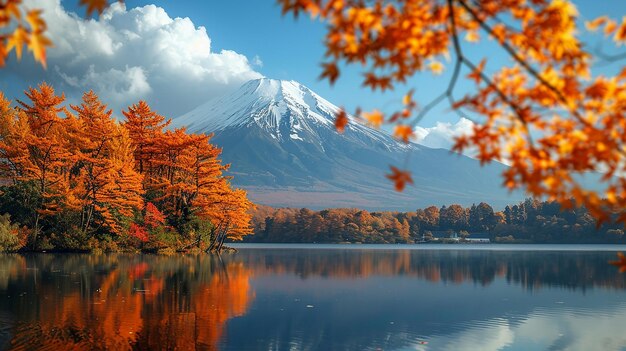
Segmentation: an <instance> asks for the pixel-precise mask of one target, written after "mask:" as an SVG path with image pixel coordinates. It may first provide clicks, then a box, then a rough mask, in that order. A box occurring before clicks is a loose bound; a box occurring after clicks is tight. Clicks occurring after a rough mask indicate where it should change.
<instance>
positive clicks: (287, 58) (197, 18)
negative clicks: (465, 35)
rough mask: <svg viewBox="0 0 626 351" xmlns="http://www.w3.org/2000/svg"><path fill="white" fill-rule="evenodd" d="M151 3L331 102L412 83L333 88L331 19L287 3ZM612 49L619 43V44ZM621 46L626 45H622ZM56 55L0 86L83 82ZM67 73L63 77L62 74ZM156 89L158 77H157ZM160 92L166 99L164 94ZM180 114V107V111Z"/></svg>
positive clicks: (383, 101)
mask: <svg viewBox="0 0 626 351" xmlns="http://www.w3.org/2000/svg"><path fill="white" fill-rule="evenodd" d="M35 1H37V0H35ZM44 1H45V0H44ZM47 1H50V0H47ZM52 2H54V1H52ZM77 2H78V1H75V0H63V1H62V5H63V6H64V7H66V10H68V11H70V12H71V11H77V12H78V13H79V14H80V15H83V14H84V8H77V7H76V4H77ZM575 3H576V5H577V6H578V8H579V12H580V13H581V15H582V16H581V17H582V19H590V18H595V17H596V16H599V15H602V14H609V15H611V16H612V17H615V18H618V19H619V18H621V16H622V15H623V14H626V1H621V0H606V1H590V0H586V1H575ZM148 4H155V5H156V6H158V7H161V8H163V9H164V10H165V12H166V13H167V15H168V16H169V17H171V18H176V17H181V18H186V17H188V18H189V19H190V20H191V22H192V23H193V26H195V27H196V28H198V27H200V26H202V27H205V28H206V34H207V35H208V37H209V38H210V45H211V51H212V52H215V53H217V52H220V51H221V50H223V49H224V50H232V51H234V52H236V53H237V54H239V55H240V56H242V57H244V60H245V58H247V60H248V61H249V65H250V67H251V70H252V71H254V72H257V73H260V74H262V75H264V76H266V77H269V78H278V79H287V80H296V81H299V82H301V83H303V84H305V85H307V86H308V87H310V88H311V89H313V90H314V91H316V92H318V93H319V94H320V95H321V96H323V97H325V98H327V99H328V100H330V101H331V102H333V103H335V104H337V105H340V106H345V107H346V108H348V109H349V110H354V109H355V108H356V107H357V106H360V107H362V108H364V109H373V108H381V109H383V110H384V111H392V110H393V109H394V107H397V106H399V101H400V99H401V96H402V94H403V93H404V92H405V91H406V90H408V88H403V87H400V88H399V89H397V90H396V91H395V92H389V93H385V94H381V93H372V92H371V91H369V90H368V89H364V88H361V76H360V69H359V67H352V68H350V69H347V70H344V72H343V74H342V76H341V78H340V79H339V81H338V82H337V83H336V84H335V86H334V87H331V86H330V85H329V83H328V82H327V81H325V80H324V81H320V80H319V79H318V76H319V74H320V71H321V69H320V66H319V64H320V62H321V61H322V60H323V53H324V46H323V44H322V40H323V37H324V34H325V27H324V26H325V25H324V24H323V23H321V22H319V21H315V20H311V19H310V18H309V17H308V16H301V17H300V18H299V19H298V20H294V19H293V17H292V16H291V14H289V15H286V16H282V15H281V12H280V7H279V5H277V4H276V2H275V1H274V0H254V1H251V0H229V1H215V0H211V1H191V0H175V1H127V2H126V7H127V8H128V9H129V10H130V9H131V8H134V7H141V6H144V5H148ZM49 12H50V11H49ZM64 34H65V33H64ZM586 38H587V37H586ZM589 38H592V37H589ZM53 39H54V38H53ZM590 40H592V39H590ZM57 44H59V43H57ZM464 45H466V47H467V50H468V51H469V52H470V53H471V54H473V55H476V56H477V57H482V56H487V57H489V63H488V66H489V64H491V63H495V64H497V63H498V62H502V63H508V62H509V61H508V58H507V57H506V56H505V55H504V54H503V53H502V52H501V51H499V50H497V49H495V48H494V47H493V46H491V45H482V44H481V45H478V46H477V45H476V44H469V43H466V44H464ZM592 45H593V44H592ZM60 46H61V45H57V48H55V49H52V50H59V51H60V50H63V48H61V47H60ZM608 49H609V50H614V49H613V48H608ZM622 50H624V51H626V48H622ZM52 56H54V54H52ZM63 57H70V56H60V58H59V59H58V61H60V60H62V59H64V60H67V58H63ZM125 57H126V56H125ZM255 58H259V59H260V61H262V65H259V64H255V62H256V59H255ZM479 59H480V58H478V60H479ZM51 60H52V63H51V65H50V66H51V67H50V68H49V69H48V71H47V72H44V71H43V70H42V69H41V68H39V67H36V66H34V65H33V67H29V65H30V64H31V63H30V62H29V61H32V60H29V59H28V58H27V59H26V60H24V61H23V62H22V63H23V66H26V67H29V69H28V72H26V69H24V68H19V67H17V66H15V65H11V64H10V65H9V69H8V70H6V71H5V73H3V74H2V76H0V88H1V89H2V90H4V91H6V92H7V93H8V94H9V95H16V96H17V94H19V92H20V91H21V90H23V89H24V88H25V87H26V86H28V85H32V84H34V82H37V81H40V80H42V79H45V80H47V81H51V80H52V82H53V83H54V82H55V81H58V82H59V83H58V84H59V86H60V87H59V89H70V88H71V86H70V85H71V83H72V82H75V81H77V79H79V78H80V77H81V76H84V77H87V76H88V73H87V71H88V69H87V68H86V67H87V66H85V68H84V69H83V71H82V72H80V74H78V73H76V74H75V75H72V73H69V72H70V71H71V69H67V72H65V71H63V65H62V63H58V64H56V65H55V62H54V58H52V59H51ZM225 60H226V61H228V60H229V59H228V58H226V59H225ZM95 62H96V63H95V65H94V66H95V68H92V70H94V71H95V73H94V74H95V75H94V77H107V74H108V75H109V76H114V75H115V74H114V73H116V72H117V71H116V72H113V73H111V74H109V73H107V72H109V71H107V70H103V71H102V72H98V69H99V67H100V66H101V65H100V63H99V62H98V61H95ZM622 65H623V63H621V62H620V63H616V64H612V65H607V66H604V67H603V68H601V69H600V70H601V71H607V72H609V71H615V70H617V69H618V68H620V67H621V66H622ZM132 66H133V64H132V63H128V64H126V65H125V66H124V63H123V62H122V63H121V64H118V65H117V66H115V67H116V68H115V69H117V70H118V71H120V72H124V74H140V72H137V71H133V70H132ZM59 67H61V68H59ZM124 67H126V69H124ZM449 71H450V70H449V69H448V71H447V72H445V73H444V74H443V75H441V76H433V75H432V74H431V73H428V72H425V73H423V74H420V75H419V76H417V77H415V78H414V79H413V80H412V81H410V82H409V83H410V84H411V86H413V87H415V88H416V98H417V99H418V101H420V102H422V103H426V102H428V101H429V100H430V99H432V98H433V97H434V96H436V95H437V94H438V93H439V92H441V91H442V90H443V89H444V88H445V86H446V84H447V79H446V78H447V77H448V74H449V73H450V72H449ZM181 72H184V71H181ZM62 74H63V76H62ZM179 74H180V73H179ZM246 74H248V73H246ZM251 74H252V75H253V73H249V74H248V75H243V76H240V77H238V78H237V79H238V80H235V81H236V82H239V81H241V80H245V79H248V78H249V77H252V76H251ZM61 76H62V77H64V78H63V79H59V77H61ZM168 77H169V78H167V79H168V80H169V81H171V80H172V78H171V76H168ZM80 79H82V80H80ZM80 79H79V80H80V84H79V85H80V86H81V87H84V86H87V83H88V82H89V80H88V79H86V78H80ZM94 79H95V78H94ZM107 79H108V78H107ZM164 79H165V78H164ZM174 80H176V79H174ZM77 84H78V83H77ZM119 84H121V83H117V82H112V83H110V84H109V85H106V86H104V85H103V86H102V87H101V88H102V89H106V88H107V87H110V86H117V85H119ZM233 84H235V83H233ZM135 88H136V89H135V90H134V91H137V92H141V91H142V90H141V89H142V86H141V85H138V87H135ZM146 89H147V88H146ZM176 89H180V87H176ZM471 89H472V85H471V84H469V83H466V82H462V83H461V84H459V85H458V89H457V95H458V96H462V95H463V94H464V93H465V92H467V91H471ZM131 90H132V89H131ZM146 91H149V90H146ZM152 91H155V88H154V84H152ZM124 94H125V93H124V92H122V93H120V94H117V95H115V96H114V98H119V99H120V101H122V100H123V99H122V97H123V95H124ZM207 94H219V89H218V91H210V92H208V93H207ZM11 97H13V96H11ZM155 99H157V100H160V99H159V98H155ZM163 100H164V102H163V103H162V106H166V103H170V102H168V101H167V100H166V99H163ZM178 100H180V101H182V100H184V99H182V100H181V99H180V98H179V99H178ZM191 101H193V102H191ZM196 101H197V99H196V100H190V102H189V104H193V103H196ZM157 103H158V102H157ZM175 113H178V110H176V112H175ZM172 117H174V116H172ZM457 120H458V116H457V115H456V114H454V113H451V112H450V111H448V107H447V105H446V104H445V103H443V104H442V105H441V106H440V107H439V108H438V109H435V110H433V111H432V112H431V113H430V114H429V115H428V116H427V117H426V118H425V119H424V120H423V121H422V123H421V126H424V127H430V126H433V125H435V124H436V123H437V122H441V121H443V122H451V123H454V122H456V121H457Z"/></svg>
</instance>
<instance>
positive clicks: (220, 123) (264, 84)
mask: <svg viewBox="0 0 626 351" xmlns="http://www.w3.org/2000/svg"><path fill="white" fill-rule="evenodd" d="M338 111H339V108H338V107H337V106H335V105H333V104H332V103H330V102H328V101H327V100H326V99H324V98H322V97H321V96H319V95H317V94H316V93H314V92H313V91H311V90H310V89H309V88H307V87H305V86H304V85H302V84H300V83H298V82H296V81H284V80H277V79H268V78H261V79H256V80H251V81H249V82H247V83H245V84H244V85H242V86H241V87H240V88H239V89H238V90H237V91H235V92H234V93H232V94H228V95H226V96H223V97H219V98H216V99H214V100H211V101H209V102H207V103H205V104H203V105H201V106H199V107H197V108H196V109H194V110H193V111H191V112H189V113H187V114H185V115H183V116H181V117H179V118H177V119H175V121H174V122H175V124H176V125H179V126H187V128H188V129H189V130H191V131H196V132H198V131H201V132H216V131H220V130H224V129H228V128H234V127H246V126H247V127H250V126H256V127H258V128H261V129H262V130H264V131H267V132H268V133H269V135H270V136H271V137H272V138H273V139H277V140H285V138H290V139H292V140H300V141H304V142H307V141H308V142H317V143H319V144H322V143H323V140H321V139H320V135H319V133H318V132H317V131H318V130H319V129H323V130H325V131H329V130H332V131H334V130H335V125H334V119H335V115H336V113H337V112H338ZM349 119H350V120H351V122H353V123H350V124H349V126H348V129H349V130H352V131H353V132H356V133H358V134H360V136H361V137H365V138H370V139H372V140H373V141H376V142H379V143H382V144H383V145H385V146H386V147H388V148H389V149H405V148H406V146H405V145H404V144H402V143H399V142H397V141H395V140H393V139H392V138H391V137H390V136H389V135H387V134H385V133H383V132H380V131H378V130H375V129H371V128H369V127H366V126H364V125H361V124H358V123H355V122H354V118H353V117H352V116H349ZM301 135H306V136H307V138H306V139H305V138H303V137H302V136H301Z"/></svg>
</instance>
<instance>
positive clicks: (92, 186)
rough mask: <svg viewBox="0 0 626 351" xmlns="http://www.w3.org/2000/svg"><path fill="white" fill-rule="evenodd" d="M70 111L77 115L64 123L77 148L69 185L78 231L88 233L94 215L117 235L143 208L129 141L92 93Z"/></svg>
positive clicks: (140, 189)
mask: <svg viewBox="0 0 626 351" xmlns="http://www.w3.org/2000/svg"><path fill="white" fill-rule="evenodd" d="M71 107H72V109H73V110H74V111H76V113H77V115H78V118H77V119H76V121H75V123H72V121H73V119H68V120H67V122H66V123H72V133H71V135H70V137H71V138H72V139H74V141H75V142H74V144H76V145H77V150H75V153H76V154H77V155H78V159H77V160H76V164H75V166H74V167H73V171H74V173H75V174H76V176H75V179H74V180H73V182H74V183H75V184H76V185H75V187H76V197H77V198H78V200H79V201H80V211H81V229H82V230H83V231H84V232H88V231H89V230H90V227H91V224H92V222H93V221H94V218H95V217H96V215H97V217H98V218H99V219H100V221H101V222H102V224H104V225H105V226H107V227H108V228H109V229H110V230H111V232H112V233H115V234H120V233H121V232H122V223H121V220H122V219H123V218H126V219H128V218H132V217H133V216H134V214H135V211H136V210H137V209H140V208H142V207H143V198H142V195H143V190H142V177H141V175H140V174H138V173H137V172H136V171H135V169H134V163H135V160H134V157H133V148H132V145H131V139H130V137H129V135H128V132H127V131H126V129H125V128H123V127H122V126H121V125H120V124H119V123H117V122H116V121H115V120H114V119H113V118H112V116H111V114H112V111H111V110H108V109H107V106H106V105H104V104H103V103H102V102H101V101H100V100H99V99H98V96H97V95H96V94H95V93H94V92H93V91H90V92H88V93H85V94H84V95H83V101H82V104H81V105H79V106H74V105H72V106H71Z"/></svg>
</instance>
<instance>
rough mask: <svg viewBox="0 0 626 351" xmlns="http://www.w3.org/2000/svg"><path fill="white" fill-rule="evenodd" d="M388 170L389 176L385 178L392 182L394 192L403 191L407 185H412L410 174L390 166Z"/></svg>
mask: <svg viewBox="0 0 626 351" xmlns="http://www.w3.org/2000/svg"><path fill="white" fill-rule="evenodd" d="M390 168H391V174H388V175H387V176H386V177H387V178H388V179H389V180H391V181H392V182H393V184H394V186H395V187H396V191H403V190H404V188H405V187H406V185H407V184H413V179H412V178H411V173H409V172H407V171H403V170H401V169H399V168H397V167H394V166H390Z"/></svg>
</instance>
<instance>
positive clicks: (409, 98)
mask: <svg viewBox="0 0 626 351" xmlns="http://www.w3.org/2000/svg"><path fill="white" fill-rule="evenodd" d="M413 92H414V90H413V89H411V90H409V92H408V93H406V95H404V96H403V97H402V104H404V105H405V106H409V105H413V104H414V102H413Z"/></svg>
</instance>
